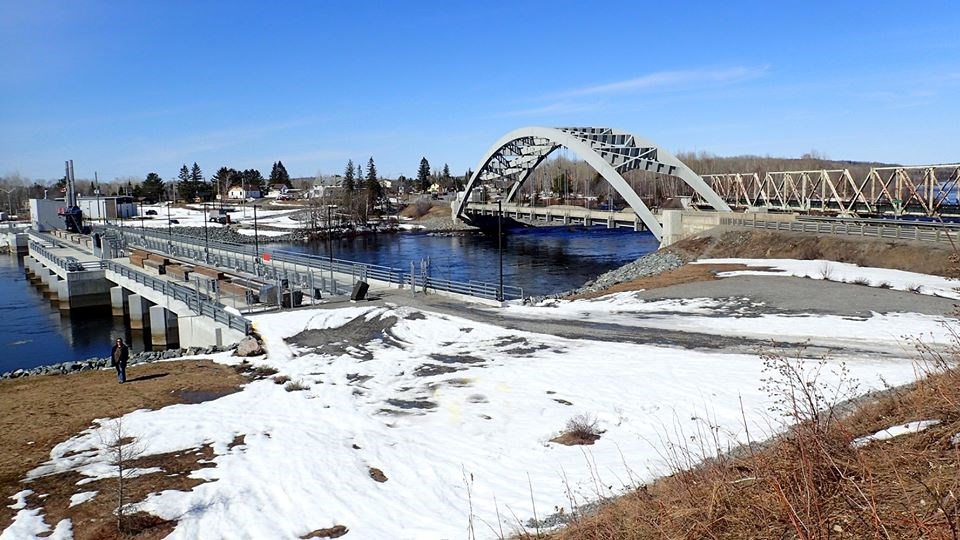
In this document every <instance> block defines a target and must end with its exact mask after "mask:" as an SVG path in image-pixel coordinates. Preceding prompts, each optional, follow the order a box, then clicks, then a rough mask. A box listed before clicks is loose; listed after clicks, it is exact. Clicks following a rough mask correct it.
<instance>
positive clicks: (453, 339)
mask: <svg viewBox="0 0 960 540" xmlns="http://www.w3.org/2000/svg"><path fill="white" fill-rule="evenodd" d="M622 305H623V306H632V305H633V302H632V301H630V300H629V299H623V301H622ZM676 307H677V309H679V310H687V311H688V312H689V311H696V310H708V311H709V310H712V309H715V308H714V307H712V306H711V305H710V304H709V302H706V301H699V302H693V303H689V304H677V305H676ZM539 309H540V310H541V311H542V312H547V311H550V310H552V309H558V308H539ZM559 309H562V308H559ZM687 316H688V317H689V316H691V315H689V314H688V315H687ZM712 320H713V321H717V320H725V317H714V318H713V319H712ZM253 321H254V326H255V328H256V329H257V331H258V333H260V335H261V336H262V337H263V340H264V345H265V348H266V349H267V350H268V351H269V354H268V356H267V358H266V359H265V360H263V361H262V362H263V363H264V364H266V365H271V366H273V367H275V368H276V369H278V370H279V375H285V376H288V377H290V378H291V380H295V381H301V382H302V383H303V384H304V385H305V386H307V387H308V388H307V389H306V390H302V391H297V392H287V391H285V390H284V388H283V386H282V385H277V384H274V383H273V381H271V380H260V381H254V382H251V383H249V384H247V385H246V386H245V387H244V388H243V390H242V391H240V392H236V393H233V394H229V395H227V396H224V397H221V398H219V399H216V400H213V401H208V402H203V403H196V404H180V405H173V406H169V407H165V408H163V409H159V410H138V411H134V412H132V413H129V414H127V415H125V416H124V417H123V427H124V430H125V431H127V432H128V433H129V434H130V435H131V436H134V437H135V438H136V440H137V444H142V445H143V446H144V449H143V454H142V455H151V454H159V453H167V452H177V451H184V450H188V449H192V448H197V447H199V446H201V445H204V444H209V445H211V448H212V450H213V454H214V457H213V458H212V459H211V462H212V463H214V464H215V467H208V468H201V469H198V470H195V471H193V472H192V473H191V475H190V476H191V478H196V479H201V480H206V482H204V483H202V484H200V485H198V486H196V487H194V488H193V489H192V490H191V491H188V492H181V491H173V490H167V491H163V492H160V493H154V494H152V495H150V496H149V497H148V498H147V499H146V500H144V501H142V502H141V503H140V504H139V505H138V509H139V510H143V511H146V512H150V513H152V514H155V515H158V516H160V517H162V518H165V519H174V520H178V523H177V526H176V528H175V530H174V531H173V533H172V534H171V536H170V538H195V537H218V538H220V537H227V538H230V537H255V538H267V537H297V536H302V535H304V534H305V533H308V532H310V531H312V530H315V529H318V528H322V527H328V526H330V525H332V524H343V525H345V526H347V527H348V528H349V529H350V530H351V532H352V533H353V535H355V536H356V537H358V538H425V537H429V538H438V537H447V538H459V537H464V536H466V527H467V523H468V521H469V520H470V519H471V518H472V519H473V522H474V523H482V524H484V525H483V526H482V527H478V533H479V534H480V536H496V534H495V533H493V532H491V531H498V530H500V528H501V525H502V526H503V528H504V529H505V530H506V529H510V528H511V527H513V526H514V525H515V518H514V516H517V518H519V519H520V520H521V521H526V520H527V519H528V518H530V517H532V516H533V505H534V504H535V505H536V507H537V508H539V509H541V511H542V510H543V509H550V508H555V507H557V508H566V510H567V511H569V510H570V509H569V504H570V496H573V497H574V498H575V499H576V500H577V501H578V503H580V502H583V501H585V500H595V499H597V498H599V497H602V496H607V495H611V494H613V493H615V492H619V491H620V490H622V489H625V488H626V487H628V486H630V485H634V484H635V483H637V482H642V481H646V480H649V479H650V478H653V477H655V476H658V475H659V474H662V473H663V472H665V471H666V468H665V467H666V464H664V463H663V462H662V461H661V458H660V457H659V456H660V453H659V450H658V448H656V447H655V446H654V445H655V443H652V442H650V441H658V440H660V439H661V437H662V435H663V434H664V433H670V432H673V430H674V429H678V430H681V431H683V432H686V433H696V432H697V430H696V423H697V422H698V420H696V418H700V417H703V416H704V412H703V411H704V409H708V410H709V413H708V414H707V416H709V417H710V418H711V419H712V421H713V422H715V423H716V425H717V426H718V430H719V431H718V432H719V433H722V434H723V435H722V437H723V439H724V441H722V442H724V443H730V444H733V443H734V442H735V440H736V438H737V437H738V435H739V434H740V432H741V431H742V429H743V428H742V425H741V424H742V416H741V414H742V411H741V401H740V399H741V398H742V403H743V407H744V409H745V410H746V414H747V416H748V417H749V418H755V419H757V422H758V424H756V425H754V426H751V428H752V429H758V430H760V431H762V430H763V429H762V426H761V425H760V424H761V423H762V419H763V418H765V411H766V410H767V408H768V407H769V406H770V405H771V403H772V399H771V398H770V397H769V396H767V395H766V394H765V393H763V392H761V391H760V390H759V386H760V384H759V383H758V381H759V380H760V378H761V377H762V373H763V372H762V369H763V363H762V362H761V361H760V360H759V359H758V358H757V357H756V356H755V355H751V354H724V353H718V352H702V351H682V352H681V351H678V350H677V349H672V348H666V347H657V346H652V345H636V344H630V343H614V342H603V341H591V340H585V339H565V338H559V337H556V336H551V335H544V334H535V333H530V332H522V331H516V330H511V329H506V328H502V327H498V326H494V325H489V324H483V323H478V322H475V321H471V320H467V319H463V318H458V317H454V316H448V315H441V314H436V313H431V312H426V311H417V310H413V309H410V308H397V307H393V306H389V305H388V306H379V307H378V306H373V307H371V306H351V307H347V308H342V309H314V310H297V311H288V312H280V313H272V314H264V315H258V316H254V317H253ZM364 323H370V325H371V328H374V330H373V331H371V332H369V333H368V335H369V336H370V337H369V338H363V339H360V337H359V336H361V335H363V332H360V333H359V334H355V333H354V332H352V331H344V332H343V333H342V334H341V335H340V337H338V338H335V337H334V336H332V335H328V336H320V337H318V338H317V340H316V343H314V344H307V345H296V344H295V343H293V342H291V341H288V338H290V337H291V336H294V335H297V334H299V333H301V332H303V331H305V330H315V331H325V330H329V329H335V328H340V327H343V326H344V325H347V324H350V325H363V324H364ZM754 323H755V320H754V319H751V320H750V325H751V326H752V325H754ZM740 325H741V326H745V325H744V324H743V323H742V322H741V323H740ZM825 326H826V325H825ZM381 327H388V328H387V329H386V330H384V331H380V330H379V329H380V328H381ZM855 335H856V334H855ZM334 339H341V340H343V342H341V343H339V344H337V343H334ZM865 339H870V338H865ZM258 363H259V362H258ZM846 363H847V366H848V368H849V370H850V372H851V374H852V376H854V377H857V378H858V379H859V380H860V382H861V388H862V389H863V391H869V390H871V389H877V388H881V387H882V386H883V383H882V381H881V377H882V378H883V379H885V380H886V381H887V382H888V383H889V384H903V383H906V382H909V381H911V380H913V378H914V370H913V367H912V365H911V364H910V363H909V362H900V361H889V360H884V359H879V358H874V357H863V358H853V359H851V358H847V359H846ZM425 368H429V369H425ZM825 377H826V379H830V378H831V377H834V375H833V374H828V375H826V376H825ZM825 382H830V380H825ZM584 413H587V414H590V415H592V416H594V417H595V418H597V420H598V427H599V428H600V429H601V430H604V433H603V437H602V438H601V439H600V440H599V441H597V442H596V443H595V444H594V445H593V446H591V447H590V448H589V450H588V451H587V452H586V453H585V452H584V451H583V450H582V449H581V448H576V447H565V446H562V445H557V444H553V443H550V442H549V440H550V438H552V437H553V436H555V435H556V434H557V433H558V432H559V431H562V430H563V429H564V426H565V425H566V423H567V421H568V420H569V419H570V418H572V417H574V416H576V415H578V414H584ZM238 433H242V434H244V441H245V444H244V445H243V446H242V447H234V448H229V445H230V443H231V442H232V441H233V440H234V438H235V437H236V435H237V434H238ZM108 436H109V423H108V422H107V421H106V420H103V421H98V422H97V423H96V424H95V425H94V426H93V427H92V428H90V429H88V430H85V431H84V432H81V433H80V434H78V435H77V436H75V437H73V438H71V439H70V440H68V441H64V442H63V443H61V444H58V445H57V446H56V447H55V448H54V449H53V450H52V451H51V459H50V461H48V462H47V463H45V464H43V465H41V466H40V467H38V468H37V469H35V470H34V471H31V473H30V477H33V476H36V475H38V474H47V473H50V472H55V471H63V470H68V469H69V470H75V471H77V472H80V473H81V474H84V475H85V476H88V477H104V476H105V475H107V474H108V470H107V469H108V468H109V466H108V465H106V459H105V458H106V456H105V454H104V453H103V452H102V451H101V450H100V447H101V446H102V443H100V440H102V439H104V438H108ZM710 444H712V442H711V443H710ZM371 467H376V468H378V469H380V470H382V471H383V473H384V474H385V475H386V477H387V479H388V480H387V481H386V482H384V483H377V482H375V481H374V480H372V479H371V478H370V474H369V470H370V468H371ZM528 479H529V480H528ZM528 481H529V484H528ZM531 485H532V493H531V487H530V486H531ZM597 486H608V487H601V488H598V487H597ZM568 490H569V493H568ZM468 491H469V495H468ZM531 499H532V501H531ZM471 506H472V508H473V516H472V517H471V516H470V515H469V508H470V507H471ZM371 508H375V509H376V512H371V511H370V509H371ZM498 513H499V516H500V519H503V520H504V521H503V523H502V524H501V523H498V521H497V519H498V518H497V516H498ZM481 529H482V531H483V532H481ZM487 532H490V534H487Z"/></svg>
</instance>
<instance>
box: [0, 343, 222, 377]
mask: <svg viewBox="0 0 960 540" xmlns="http://www.w3.org/2000/svg"><path fill="white" fill-rule="evenodd" d="M234 347H235V346H234ZM232 348H233V347H217V346H213V347H187V348H186V349H170V350H166V351H144V352H141V353H137V354H133V355H130V360H129V361H128V362H127V365H128V366H131V365H136V364H145V363H148V362H156V361H157V360H169V359H171V358H179V357H181V356H195V355H200V354H213V353H218V352H223V351H229V350H231V349H232ZM107 367H110V358H109V357H107V358H88V359H86V360H77V361H74V362H61V363H59V364H50V365H46V366H37V367H35V368H30V369H15V370H13V371H8V372H6V373H4V374H2V375H0V380H7V379H19V378H22V377H32V376H36V375H64V374H66V373H75V372H77V371H89V370H93V369H104V368H107Z"/></svg>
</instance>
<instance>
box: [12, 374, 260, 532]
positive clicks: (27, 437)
mask: <svg viewBox="0 0 960 540" xmlns="http://www.w3.org/2000/svg"><path fill="white" fill-rule="evenodd" d="M127 378H128V379H127V383H126V384H123V385H120V384H118V383H117V378H116V375H115V373H114V371H113V370H112V369H111V370H104V371H85V372H81V373H75V374H71V375H51V376H44V377H27V378H23V379H15V380H10V381H2V382H0V411H3V414H2V416H0V498H2V499H3V501H5V502H4V503H3V505H2V506H0V530H3V529H5V528H6V527H7V526H9V524H10V523H11V520H12V518H13V516H14V515H15V514H16V512H15V511H13V510H11V509H9V508H7V505H9V504H11V503H12V501H11V500H10V499H9V497H11V496H13V495H14V494H16V493H18V492H20V491H22V490H24V489H34V490H35V491H36V486H32V485H30V484H26V483H23V482H22V480H23V478H24V477H25V476H26V474H27V472H28V471H30V470H31V469H33V468H35V467H37V466H38V465H40V464H42V463H43V462H44V461H46V460H47V459H48V458H49V456H50V451H51V449H52V448H53V447H54V446H55V445H56V444H58V443H60V442H63V441H65V440H67V439H69V438H70V437H72V436H74V435H76V434H77V433H79V432H80V431H82V430H84V429H86V428H87V427H89V426H90V425H91V424H92V422H93V420H94V419H97V418H105V417H112V418H115V417H118V416H121V415H123V414H126V413H128V412H131V411H134V410H137V409H159V408H161V407H164V406H167V405H171V404H174V403H184V402H192V401H197V400H198V399H203V398H204V397H212V396H217V395H223V394H226V393H230V392H234V391H236V390H238V389H239V387H240V385H241V384H243V383H245V382H247V378H246V377H244V376H242V375H240V374H238V373H237V372H236V371H235V370H234V369H232V368H230V367H227V366H223V365H219V364H215V363H213V362H212V361H210V360H181V361H173V362H157V363H152V364H141V365H136V366H130V367H129V368H128V370H127ZM44 487H45V488H49V489H55V486H44ZM74 487H75V486H73V485H68V486H67V488H68V490H69V491H70V492H71V493H72V492H73V490H74ZM42 492H43V493H45V492H46V490H43V491H42ZM55 498H56V497H55V494H51V497H50V499H48V500H47V501H45V502H44V505H45V506H47V507H49V506H50V504H49V502H52V501H51V500H52V499H55ZM81 506H83V505H81ZM76 508H80V507H79V506H78V507H76ZM51 517H53V516H51ZM47 523H50V524H51V526H52V525H54V524H55V523H56V521H53V522H52V523H51V520H47ZM77 525H78V524H77V523H76V522H75V524H74V527H75V531H78V529H77V528H76V527H77ZM82 536H83V535H79V534H78V536H77V537H78V538H80V537H82Z"/></svg>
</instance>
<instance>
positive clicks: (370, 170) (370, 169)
mask: <svg viewBox="0 0 960 540" xmlns="http://www.w3.org/2000/svg"><path fill="white" fill-rule="evenodd" d="M364 187H365V188H366V190H367V203H368V204H369V205H370V208H378V207H379V206H380V203H381V201H383V186H381V185H380V181H379V180H377V166H376V165H374V164H373V157H372V156H371V157H370V161H368V162H367V179H366V182H364Z"/></svg>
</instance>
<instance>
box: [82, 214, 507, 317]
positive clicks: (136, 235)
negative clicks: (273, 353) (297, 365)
mask: <svg viewBox="0 0 960 540" xmlns="http://www.w3.org/2000/svg"><path fill="white" fill-rule="evenodd" d="M97 229H101V230H104V231H109V232H110V233H111V234H116V235H120V236H121V237H122V238H123V242H125V243H126V244H128V245H132V246H138V247H142V248H144V249H148V250H151V251H158V252H161V253H167V254H169V255H171V256H175V257H181V258H185V259H190V260H193V261H196V262H198V263H202V264H211V265H215V266H219V267H223V268H230V269H234V270H236V271H238V272H245V273H248V274H253V275H256V276H259V277H261V278H264V279H266V280H282V279H286V280H288V281H289V282H290V283H297V284H300V285H301V286H303V287H304V288H311V289H312V288H319V289H321V290H324V291H327V292H330V293H333V294H346V293H349V292H350V291H349V287H352V286H353V284H354V283H355V282H357V281H361V280H362V281H366V280H369V279H372V280H378V281H382V282H385V283H390V284H393V285H397V286H398V287H400V288H410V289H411V290H413V291H416V290H420V291H428V290H432V291H435V292H436V291H444V292H451V293H456V294H463V295H468V296H472V297H476V298H484V299H490V300H495V299H498V298H502V299H504V300H509V299H519V298H523V289H522V288H521V287H515V286H511V285H504V286H503V288H502V296H501V295H500V293H501V288H500V286H499V285H497V284H493V283H488V282H479V281H468V282H464V281H456V280H450V279H440V278H435V277H431V276H430V275H428V274H424V273H422V272H421V273H417V272H416V271H414V270H410V271H406V270H401V269H397V268H391V267H388V266H381V265H376V264H368V263H361V262H356V261H350V260H346V259H337V258H330V257H324V256H321V255H310V254H306V253H298V252H295V251H288V250H282V249H271V250H270V261H268V262H261V261H260V257H259V254H258V253H257V252H256V248H255V247H254V246H252V245H249V244H238V243H233V242H224V241H211V240H205V239H202V238H196V237H193V236H185V235H178V234H168V233H167V232H165V231H158V230H149V229H144V230H129V229H123V230H121V229H120V228H118V227H113V226H103V225H98V226H97ZM300 267H302V268H300ZM334 274H338V275H340V276H349V278H350V281H351V282H350V284H349V285H347V283H346V282H345V281H338V280H337V279H336V277H335V276H334Z"/></svg>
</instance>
